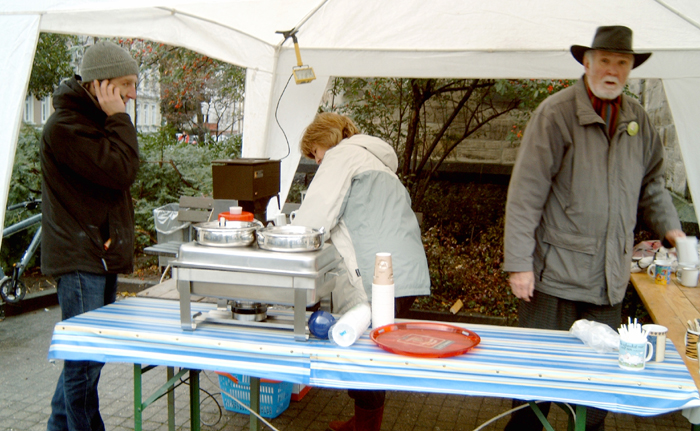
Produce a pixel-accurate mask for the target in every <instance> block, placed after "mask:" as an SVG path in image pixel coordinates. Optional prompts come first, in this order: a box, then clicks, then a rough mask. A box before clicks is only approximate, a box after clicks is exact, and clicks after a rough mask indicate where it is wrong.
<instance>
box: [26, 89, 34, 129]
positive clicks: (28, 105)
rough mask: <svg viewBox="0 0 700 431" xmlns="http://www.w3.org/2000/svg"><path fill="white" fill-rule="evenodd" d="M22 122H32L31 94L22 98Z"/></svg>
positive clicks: (32, 105)
mask: <svg viewBox="0 0 700 431" xmlns="http://www.w3.org/2000/svg"><path fill="white" fill-rule="evenodd" d="M24 122H25V123H29V124H34V98H33V97H32V95H31V94H30V95H28V96H27V98H26V99H24Z"/></svg>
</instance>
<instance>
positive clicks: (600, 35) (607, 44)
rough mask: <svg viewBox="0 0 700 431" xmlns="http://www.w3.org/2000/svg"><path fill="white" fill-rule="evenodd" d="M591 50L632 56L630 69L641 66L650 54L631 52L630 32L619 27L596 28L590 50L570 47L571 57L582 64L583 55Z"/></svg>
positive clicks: (585, 47)
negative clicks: (632, 63)
mask: <svg viewBox="0 0 700 431" xmlns="http://www.w3.org/2000/svg"><path fill="white" fill-rule="evenodd" d="M591 49H595V50H599V51H608V52H618V53H621V54H632V55H634V65H633V66H632V69H634V68H635V67H637V66H641V65H642V63H644V62H645V61H647V59H648V58H649V57H651V53H650V52H634V51H633V50H632V30H631V29H629V28H627V27H624V26H621V25H611V26H604V27H598V29H597V30H596V32H595V37H594V38H593V43H592V44H591V46H590V48H589V47H587V46H581V45H571V55H573V56H574V58H575V59H576V61H578V62H579V63H581V64H583V54H585V53H586V51H588V50H591Z"/></svg>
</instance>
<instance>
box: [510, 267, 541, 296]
mask: <svg viewBox="0 0 700 431" xmlns="http://www.w3.org/2000/svg"><path fill="white" fill-rule="evenodd" d="M508 282H509V283H510V288H511V289H512V290H513V295H515V297H516V298H518V299H522V300H523V301H526V302H530V298H532V295H533V293H534V292H535V273H534V272H532V271H524V272H511V273H510V277H509V279H508Z"/></svg>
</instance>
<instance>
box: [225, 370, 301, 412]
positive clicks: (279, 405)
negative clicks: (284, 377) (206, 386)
mask: <svg viewBox="0 0 700 431" xmlns="http://www.w3.org/2000/svg"><path fill="white" fill-rule="evenodd" d="M217 374H218V375H219V387H220V388H221V397H222V399H223V401H224V408H225V409H226V410H229V411H232V412H236V413H242V414H245V415H248V414H250V412H249V411H248V410H246V409H245V407H243V406H241V405H240V404H239V403H238V402H237V401H235V400H234V399H232V398H231V397H230V396H229V395H228V394H226V392H228V393H230V394H231V395H233V396H234V397H236V398H238V399H239V400H240V401H241V402H243V403H244V404H245V405H246V406H248V407H250V376H242V375H239V374H233V375H232V374H227V373H217ZM293 387H294V384H293V383H289V382H279V381H276V380H267V379H260V416H262V417H264V418H269V419H274V418H276V417H277V416H279V415H281V414H282V412H284V411H285V410H287V408H288V407H289V401H290V399H291V398H292V389H293Z"/></svg>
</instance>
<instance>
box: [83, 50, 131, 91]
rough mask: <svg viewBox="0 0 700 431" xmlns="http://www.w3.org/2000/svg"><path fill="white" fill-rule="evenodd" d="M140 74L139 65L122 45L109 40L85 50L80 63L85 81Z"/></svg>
mask: <svg viewBox="0 0 700 431" xmlns="http://www.w3.org/2000/svg"><path fill="white" fill-rule="evenodd" d="M138 74H139V66H138V64H136V61H135V60H134V59H133V58H131V55H129V53H128V52H127V51H126V50H125V49H124V48H122V47H120V46H119V45H117V44H116V43H114V42H110V41H108V40H105V41H102V42H98V43H96V44H94V45H92V46H91V47H90V48H88V49H87V51H85V55H84V56H83V62H82V64H81V65H80V77H81V78H82V79H83V82H92V81H93V80H95V79H97V80H98V81H101V80H103V79H112V78H119V77H122V76H126V75H137V76H138Z"/></svg>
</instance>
